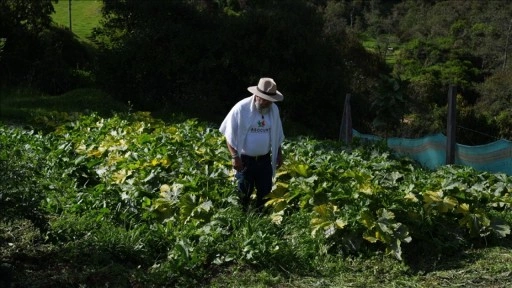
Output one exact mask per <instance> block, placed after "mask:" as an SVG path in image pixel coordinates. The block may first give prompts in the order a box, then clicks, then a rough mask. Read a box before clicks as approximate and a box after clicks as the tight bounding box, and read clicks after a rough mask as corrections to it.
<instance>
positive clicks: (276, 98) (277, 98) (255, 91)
mask: <svg viewBox="0 0 512 288" xmlns="http://www.w3.org/2000/svg"><path fill="white" fill-rule="evenodd" d="M257 88H258V86H251V87H249V88H247V90H249V92H251V93H252V94H254V95H256V96H258V97H261V98H263V99H265V100H268V101H271V102H277V101H283V98H284V96H283V94H281V92H279V91H277V90H276V95H267V94H263V93H261V92H260V91H258V89H257Z"/></svg>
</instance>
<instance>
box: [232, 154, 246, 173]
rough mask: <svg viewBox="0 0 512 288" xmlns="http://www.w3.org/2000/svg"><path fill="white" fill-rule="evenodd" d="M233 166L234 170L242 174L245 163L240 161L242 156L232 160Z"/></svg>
mask: <svg viewBox="0 0 512 288" xmlns="http://www.w3.org/2000/svg"><path fill="white" fill-rule="evenodd" d="M231 165H233V169H235V170H236V171H238V172H240V171H242V170H243V169H244V163H242V159H240V156H236V157H235V158H233V160H231Z"/></svg>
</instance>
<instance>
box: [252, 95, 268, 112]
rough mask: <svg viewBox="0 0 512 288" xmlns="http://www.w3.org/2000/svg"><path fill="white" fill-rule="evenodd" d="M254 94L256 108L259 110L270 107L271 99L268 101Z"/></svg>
mask: <svg viewBox="0 0 512 288" xmlns="http://www.w3.org/2000/svg"><path fill="white" fill-rule="evenodd" d="M254 96H255V98H254V104H255V105H256V108H258V109H259V110H262V109H265V108H268V107H270V105H272V101H268V100H266V99H263V98H261V97H259V96H257V95H254Z"/></svg>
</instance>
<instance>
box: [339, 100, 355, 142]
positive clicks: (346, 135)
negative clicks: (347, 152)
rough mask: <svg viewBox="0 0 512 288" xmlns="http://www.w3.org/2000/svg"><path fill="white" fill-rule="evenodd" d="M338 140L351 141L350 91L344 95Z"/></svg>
mask: <svg viewBox="0 0 512 288" xmlns="http://www.w3.org/2000/svg"><path fill="white" fill-rule="evenodd" d="M339 140H340V141H343V142H345V144H349V143H350V142H352V111H351V108H350V93H347V95H346V96H345V104H344V105H343V116H342V118H341V126H340V139H339Z"/></svg>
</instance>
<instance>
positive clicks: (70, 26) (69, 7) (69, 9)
mask: <svg viewBox="0 0 512 288" xmlns="http://www.w3.org/2000/svg"><path fill="white" fill-rule="evenodd" d="M68 14H69V31H71V32H73V30H72V25H71V0H69V2H68Z"/></svg>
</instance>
